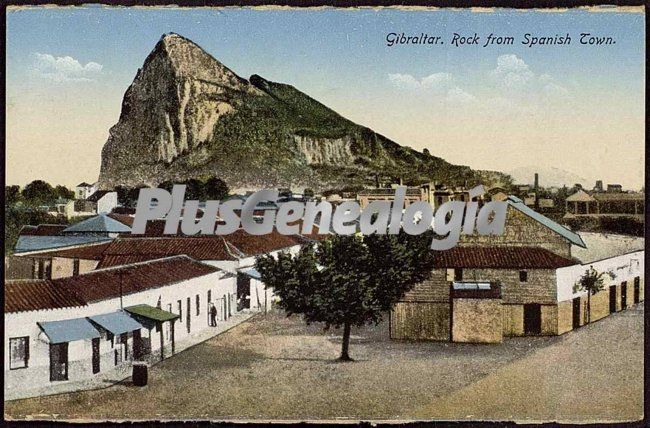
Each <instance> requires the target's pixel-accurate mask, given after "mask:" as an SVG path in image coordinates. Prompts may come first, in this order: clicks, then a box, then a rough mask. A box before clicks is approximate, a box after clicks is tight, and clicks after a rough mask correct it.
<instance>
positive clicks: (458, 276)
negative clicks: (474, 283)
mask: <svg viewBox="0 0 650 428" xmlns="http://www.w3.org/2000/svg"><path fill="white" fill-rule="evenodd" d="M462 280H463V270H462V269H460V268H455V269H454V281H462Z"/></svg>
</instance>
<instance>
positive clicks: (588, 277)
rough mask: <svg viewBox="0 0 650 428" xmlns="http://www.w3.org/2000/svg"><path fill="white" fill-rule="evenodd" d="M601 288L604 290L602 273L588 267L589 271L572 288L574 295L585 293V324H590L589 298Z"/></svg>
mask: <svg viewBox="0 0 650 428" xmlns="http://www.w3.org/2000/svg"><path fill="white" fill-rule="evenodd" d="M603 288H605V286H604V281H603V272H598V271H596V269H594V267H593V266H589V269H587V270H586V271H585V273H584V275H582V276H581V277H580V279H578V282H576V284H575V285H574V286H573V292H574V293H575V292H577V291H586V292H587V323H590V322H591V296H592V295H593V294H596V293H598V292H599V291H601V290H602V289H603Z"/></svg>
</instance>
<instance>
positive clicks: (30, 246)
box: [14, 235, 112, 254]
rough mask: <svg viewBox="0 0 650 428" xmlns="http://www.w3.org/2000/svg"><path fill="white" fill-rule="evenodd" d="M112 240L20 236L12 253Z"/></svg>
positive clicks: (76, 236)
mask: <svg viewBox="0 0 650 428" xmlns="http://www.w3.org/2000/svg"><path fill="white" fill-rule="evenodd" d="M110 240H112V238H109V237H106V236H93V235H68V236H34V235H21V236H19V237H18V242H16V248H15V249H14V253H16V254H18V253H26V252H31V251H41V250H52V249H55V248H64V247H74V246H77V245H83V244H90V243H97V242H103V241H110Z"/></svg>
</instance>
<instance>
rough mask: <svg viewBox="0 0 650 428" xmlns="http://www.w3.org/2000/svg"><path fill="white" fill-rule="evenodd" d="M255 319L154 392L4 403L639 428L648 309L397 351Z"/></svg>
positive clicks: (158, 414) (169, 372)
mask: <svg viewBox="0 0 650 428" xmlns="http://www.w3.org/2000/svg"><path fill="white" fill-rule="evenodd" d="M350 350H351V355H352V357H353V358H354V359H355V361H354V362H351V363H339V362H336V361H335V359H336V358H337V357H338V354H339V351H340V334H338V332H323V331H322V329H320V328H319V326H318V325H312V326H305V325H304V323H302V322H301V321H300V319H298V318H290V319H287V318H285V317H283V316H281V315H279V314H269V315H267V316H266V318H264V317H263V316H258V317H256V318H255V319H253V320H251V321H248V322H245V323H244V324H242V325H240V326H238V327H235V328H234V329H232V330H230V331H228V332H227V333H224V334H222V335H220V336H217V337H215V338H213V339H210V340H208V341H207V342H204V343H202V344H200V345H197V346H195V347H193V348H190V349H188V350H186V351H183V352H182V353H179V354H177V355H176V356H174V357H172V358H170V359H168V360H165V361H163V362H161V363H159V364H157V365H156V366H154V367H152V368H151V370H150V373H149V385H148V386H146V387H144V388H138V387H135V386H132V385H130V383H129V382H128V381H125V382H124V383H122V384H118V385H115V386H111V387H109V388H106V389H102V390H95V391H84V392H78V393H71V394H62V395H58V396H50V397H40V398H32V399H25V400H18V401H12V402H5V417H7V418H17V419H24V418H30V419H32V418H33V419H52V418H55V419H76V420H80V419H81V420H88V419H94V420H96V419H102V420H103V419H110V420H123V419H139V420H142V419H163V420H168V419H184V420H188V419H212V420H222V419H238V420H241V419H245V420H250V419H256V420H260V419H261V420H268V419H281V420H296V419H299V420H304V419H328V420H337V419H339V420H340V419H364V420H368V419H372V420H389V419H390V420H394V419H410V420H412V419H418V420H422V419H472V420H477V419H481V420H486V419H488V420H528V421H532V420H534V421H539V420H562V421H593V420H637V419H639V418H641V417H642V408H643V396H642V395H643V305H639V306H637V307H635V308H630V309H628V310H627V311H625V312H621V313H617V314H614V315H612V316H610V317H608V318H605V319H603V320H601V321H598V322H596V323H594V324H592V325H589V326H586V327H583V328H581V329H579V330H577V331H574V332H570V333H568V334H566V335H563V336H560V337H527V338H511V339H506V341H505V342H504V343H503V344H500V345H471V344H451V343H426V342H419V343H413V342H396V341H391V340H389V339H388V326H387V323H382V324H380V325H379V326H376V327H366V328H362V329H356V330H354V329H353V337H352V343H351V348H350Z"/></svg>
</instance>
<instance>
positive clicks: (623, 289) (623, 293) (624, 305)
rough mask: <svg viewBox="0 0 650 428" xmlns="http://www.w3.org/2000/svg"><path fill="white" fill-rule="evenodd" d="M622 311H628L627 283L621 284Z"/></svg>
mask: <svg viewBox="0 0 650 428" xmlns="http://www.w3.org/2000/svg"><path fill="white" fill-rule="evenodd" d="M621 309H627V282H626V281H623V282H622V283H621Z"/></svg>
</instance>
